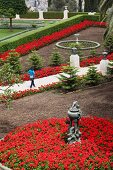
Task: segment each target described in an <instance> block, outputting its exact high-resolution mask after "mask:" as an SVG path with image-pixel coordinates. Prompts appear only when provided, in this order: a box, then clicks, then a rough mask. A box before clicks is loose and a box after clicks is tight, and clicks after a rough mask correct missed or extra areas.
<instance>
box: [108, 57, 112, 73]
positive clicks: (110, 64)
mask: <svg viewBox="0 0 113 170" xmlns="http://www.w3.org/2000/svg"><path fill="white" fill-rule="evenodd" d="M107 73H108V74H109V75H113V61H112V60H111V61H109V64H108V67H107Z"/></svg>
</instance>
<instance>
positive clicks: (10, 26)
mask: <svg viewBox="0 0 113 170" xmlns="http://www.w3.org/2000/svg"><path fill="white" fill-rule="evenodd" d="M9 28H10V31H12V18H10V25H9Z"/></svg>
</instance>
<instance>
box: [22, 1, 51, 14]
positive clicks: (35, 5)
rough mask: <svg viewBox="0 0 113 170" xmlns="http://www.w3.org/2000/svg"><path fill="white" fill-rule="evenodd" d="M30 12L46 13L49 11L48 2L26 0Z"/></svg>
mask: <svg viewBox="0 0 113 170" xmlns="http://www.w3.org/2000/svg"><path fill="white" fill-rule="evenodd" d="M25 3H26V6H27V7H28V8H29V10H30V11H44V12H46V11H47V9H48V0H25Z"/></svg>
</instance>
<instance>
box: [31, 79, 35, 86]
mask: <svg viewBox="0 0 113 170" xmlns="http://www.w3.org/2000/svg"><path fill="white" fill-rule="evenodd" d="M30 80H31V85H30V88H32V86H34V87H35V84H34V78H31V79H30Z"/></svg>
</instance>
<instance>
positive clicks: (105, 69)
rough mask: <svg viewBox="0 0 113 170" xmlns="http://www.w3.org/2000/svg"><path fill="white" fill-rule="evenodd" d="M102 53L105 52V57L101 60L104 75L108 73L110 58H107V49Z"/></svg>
mask: <svg viewBox="0 0 113 170" xmlns="http://www.w3.org/2000/svg"><path fill="white" fill-rule="evenodd" d="M102 54H103V59H102V60H101V61H100V71H101V73H102V75H106V74H107V67H108V63H109V60H107V59H106V56H107V52H106V51H104V52H103V53H102Z"/></svg>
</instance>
